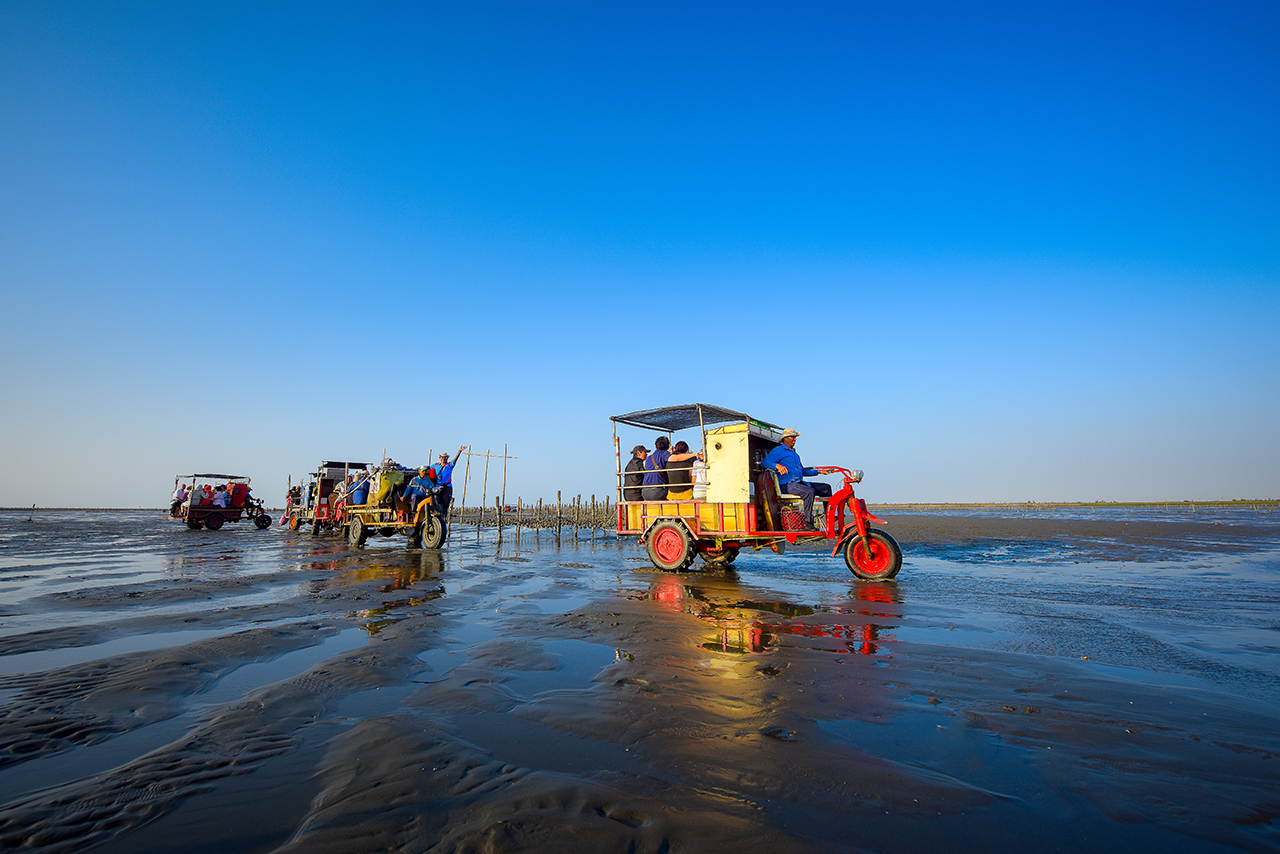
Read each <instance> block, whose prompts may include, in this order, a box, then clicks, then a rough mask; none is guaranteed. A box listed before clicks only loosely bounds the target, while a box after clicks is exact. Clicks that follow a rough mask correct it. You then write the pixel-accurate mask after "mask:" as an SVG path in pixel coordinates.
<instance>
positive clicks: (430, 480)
mask: <svg viewBox="0 0 1280 854" xmlns="http://www.w3.org/2000/svg"><path fill="white" fill-rule="evenodd" d="M435 474H436V473H435V470H434V469H429V468H426V467H425V466H423V467H422V468H419V469H418V476H417V477H415V478H414V479H413V480H411V481H409V485H408V486H407V487H406V488H405V491H404V500H405V501H407V502H408V503H409V519H410V520H412V519H413V518H414V514H415V513H417V510H418V505H419V504H421V503H422V502H423V501H424V500H426V497H427V496H428V495H430V494H431V493H433V492H435V488H436V478H435Z"/></svg>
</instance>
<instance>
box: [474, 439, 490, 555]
mask: <svg viewBox="0 0 1280 854" xmlns="http://www.w3.org/2000/svg"><path fill="white" fill-rule="evenodd" d="M486 503H489V448H485V451H484V483H483V484H481V487H480V519H479V520H476V539H479V538H480V526H481V525H484V510H485V504H486Z"/></svg>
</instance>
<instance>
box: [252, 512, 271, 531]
mask: <svg viewBox="0 0 1280 854" xmlns="http://www.w3.org/2000/svg"><path fill="white" fill-rule="evenodd" d="M253 525H254V527H255V528H257V529H258V530H259V531H265V530H266V529H267V528H270V527H271V517H270V516H268V515H267V514H266V513H261V514H259V515H257V516H254V517H253Z"/></svg>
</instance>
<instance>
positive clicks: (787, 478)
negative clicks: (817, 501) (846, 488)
mask: <svg viewBox="0 0 1280 854" xmlns="http://www.w3.org/2000/svg"><path fill="white" fill-rule="evenodd" d="M799 437H800V431H799V430H795V429H791V428H788V429H786V430H783V431H782V444H781V445H779V446H778V447H776V448H774V449H773V450H772V451H770V452H769V454H768V456H766V457H765V458H764V460H763V462H761V465H762V466H764V467H765V468H766V469H771V470H773V471H776V472H777V473H778V486H779V488H781V489H782V491H783V492H785V493H787V494H788V495H798V496H800V497H801V498H803V499H804V524H805V528H806V529H807V530H813V498H814V496H815V495H816V496H818V497H820V498H830V497H831V485H830V484H828V483H805V482H804V478H805V477H806V476H808V477H814V476H815V475H820V474H827V473H829V469H807V468H805V467H804V463H802V462H800V455H799V454H797V453H796V439H798V438H799Z"/></svg>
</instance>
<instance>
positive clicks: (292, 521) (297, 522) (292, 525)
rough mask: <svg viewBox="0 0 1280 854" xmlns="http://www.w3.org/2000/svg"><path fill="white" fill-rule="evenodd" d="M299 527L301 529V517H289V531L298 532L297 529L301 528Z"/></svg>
mask: <svg viewBox="0 0 1280 854" xmlns="http://www.w3.org/2000/svg"><path fill="white" fill-rule="evenodd" d="M301 527H302V518H301V517H299V516H290V517H289V530H290V531H296V530H298V529H299V528H301Z"/></svg>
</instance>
